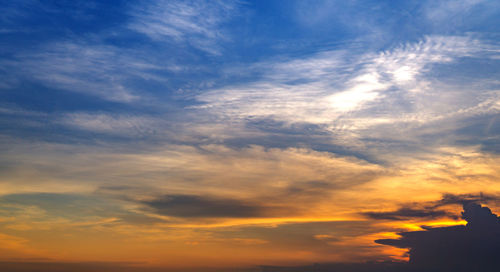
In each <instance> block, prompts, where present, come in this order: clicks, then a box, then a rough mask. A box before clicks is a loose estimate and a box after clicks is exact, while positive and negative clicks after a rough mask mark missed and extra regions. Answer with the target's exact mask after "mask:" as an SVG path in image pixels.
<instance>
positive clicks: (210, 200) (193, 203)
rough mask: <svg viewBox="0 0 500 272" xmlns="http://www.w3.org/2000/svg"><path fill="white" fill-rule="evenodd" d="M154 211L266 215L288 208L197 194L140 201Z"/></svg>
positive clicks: (178, 214)
mask: <svg viewBox="0 0 500 272" xmlns="http://www.w3.org/2000/svg"><path fill="white" fill-rule="evenodd" d="M142 203H143V204H146V205H147V206H148V207H150V208H153V209H154V210H155V212H157V213H159V214H163V215H169V216H176V217H234V218H245V217H267V216H277V215H286V214H290V209H285V208H283V207H270V206H267V205H263V204H259V203H252V202H247V201H242V200H238V199H229V198H219V197H209V196H198V195H164V196H162V197H159V198H156V199H153V200H148V201H142Z"/></svg>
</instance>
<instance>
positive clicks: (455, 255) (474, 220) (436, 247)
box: [375, 202, 500, 272]
mask: <svg viewBox="0 0 500 272" xmlns="http://www.w3.org/2000/svg"><path fill="white" fill-rule="evenodd" d="M463 207H464V212H462V218H463V219H465V220H466V221H467V225H466V226H452V227H442V228H426V230H423V231H411V232H402V233H400V235H401V238H399V239H381V240H376V241H375V242H376V243H379V244H383V245H390V246H394V247H398V248H408V249H409V255H410V266H411V267H412V268H414V269H420V271H439V272H445V271H481V272H487V271H498V270H499V269H500V259H499V258H498V257H499V256H500V255H499V254H500V219H499V217H498V216H497V215H495V214H493V213H492V212H491V210H490V209H489V208H487V207H483V206H481V205H480V204H477V203H474V202H468V203H464V204H463Z"/></svg>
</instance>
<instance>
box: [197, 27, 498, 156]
mask: <svg viewBox="0 0 500 272" xmlns="http://www.w3.org/2000/svg"><path fill="white" fill-rule="evenodd" d="M487 48H488V46H487V45H483V44H482V43H481V42H480V41H478V40H476V39H474V38H472V37H470V36H428V37H426V38H424V39H422V40H421V41H419V42H415V43H408V44H405V45H401V46H399V47H395V48H392V49H389V50H386V51H382V52H368V53H365V54H359V52H356V51H353V52H349V51H344V50H338V51H336V50H331V51H326V52H321V53H317V54H315V55H313V56H309V57H304V58H299V59H292V60H288V61H286V60H285V61H283V60H277V61H268V62H263V63H258V64H255V65H253V66H250V67H249V68H247V70H248V71H249V72H247V73H249V74H251V73H252V71H259V72H258V73H257V74H258V75H259V77H258V78H257V79H255V80H254V81H250V82H245V83H242V84H235V85H232V86H225V87H221V88H217V89H212V90H209V91H206V92H202V93H200V94H199V95H197V96H196V97H195V98H196V99H197V100H198V101H199V102H201V104H200V105H197V106H193V107H192V108H193V109H197V110H199V111H200V112H201V113H208V114H210V115H213V116H216V117H217V118H219V119H218V120H224V122H231V123H242V124H247V125H248V124H251V125H252V128H256V129H261V130H262V131H264V132H270V131H268V128H267V127H268V126H266V124H272V123H273V122H274V123H277V124H283V125H282V130H283V131H286V128H291V127H293V126H301V125H303V126H307V125H309V126H315V129H316V133H315V134H316V135H318V134H320V133H322V134H323V135H328V138H329V142H328V144H330V145H331V144H336V145H338V146H343V147H346V148H350V149H352V150H360V151H364V152H366V151H367V148H368V147H370V146H372V147H373V148H374V149H375V150H377V151H380V150H379V148H381V147H382V148H385V147H389V148H390V147H391V145H390V144H391V143H392V144H393V145H395V146H396V145H397V146H398V148H403V147H402V146H405V148H406V149H409V148H411V147H412V146H415V147H420V146H422V145H430V144H432V142H431V141H426V140H427V139H429V138H430V135H437V134H439V133H443V130H447V131H457V130H458V129H460V128H461V127H462V126H463V124H465V120H469V119H471V118H491V116H492V115H494V114H496V113H497V112H498V106H497V102H498V101H499V97H500V96H499V93H498V91H497V90H496V89H495V86H494V85H488V84H486V85H485V84H484V82H483V83H480V80H474V79H471V82H465V83H464V85H463V86H453V85H449V84H448V83H446V82H445V81H443V80H442V79H441V78H440V77H439V76H437V75H436V72H437V70H436V69H439V68H438V67H462V65H464V64H463V63H462V62H463V60H464V59H467V58H479V59H482V58H485V59H487V58H489V57H488V56H486V55H487V54H486V53H485V52H487V51H488V50H489V49H487ZM446 76H447V77H451V78H454V76H455V75H454V74H453V73H450V74H447V75H446ZM474 82H475V83H474ZM464 86H469V87H467V88H465V87H464ZM469 88H474V89H475V90H476V92H475V93H474V95H472V94H471V93H470V91H469V90H470V89H469ZM436 93H439V96H438V95H436ZM477 93H482V94H483V95H481V96H478V95H477ZM258 124H263V125H262V126H259V125H258ZM437 127H439V129H437ZM432 129H435V131H432ZM272 132H275V131H272ZM478 133H479V132H478ZM478 133H475V134H474V135H473V136H472V137H474V136H476V137H477V136H478V135H477V134H478ZM452 135H455V134H452ZM444 140H448V141H450V142H451V141H453V139H449V138H447V139H443V141H444ZM424 141H425V143H423V142H424ZM310 142H311V140H308V142H307V143H310ZM401 143H405V144H404V145H402V144H401ZM378 153H380V152H378Z"/></svg>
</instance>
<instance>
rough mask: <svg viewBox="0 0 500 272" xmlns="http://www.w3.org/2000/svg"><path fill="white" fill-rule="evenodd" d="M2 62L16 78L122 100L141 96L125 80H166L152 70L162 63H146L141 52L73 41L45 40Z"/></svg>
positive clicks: (135, 98)
mask: <svg viewBox="0 0 500 272" xmlns="http://www.w3.org/2000/svg"><path fill="white" fill-rule="evenodd" d="M2 64H3V66H4V67H8V68H9V69H10V70H11V71H14V72H15V73H17V75H16V76H17V77H18V78H22V79H25V78H31V79H34V80H36V81H39V82H41V83H42V84H44V85H46V86H50V87H52V88H57V89H61V90H66V91H73V92H79V93H84V94H88V95H92V96H98V97H100V98H102V99H105V100H110V101H117V102H125V103H129V102H133V101H137V100H138V99H140V98H142V97H139V96H138V95H137V94H136V93H137V90H134V89H132V88H131V87H130V86H129V85H128V84H127V81H129V80H131V79H133V78H135V79H139V78H140V79H144V80H156V81H164V80H165V79H163V78H160V77H158V76H156V75H155V73H154V72H156V71H159V70H161V69H162V67H159V66H156V65H154V64H151V63H149V61H148V60H147V58H145V57H144V56H143V55H142V54H140V52H135V51H127V50H120V49H119V48H116V47H113V46H104V45H89V44H86V43H76V42H59V43H52V44H48V45H45V46H42V47H40V48H38V50H36V51H33V52H26V53H20V54H17V55H15V56H14V59H13V60H9V61H2ZM13 84H14V83H12V84H11V85H13ZM141 95H142V96H144V92H143V93H142V94H141Z"/></svg>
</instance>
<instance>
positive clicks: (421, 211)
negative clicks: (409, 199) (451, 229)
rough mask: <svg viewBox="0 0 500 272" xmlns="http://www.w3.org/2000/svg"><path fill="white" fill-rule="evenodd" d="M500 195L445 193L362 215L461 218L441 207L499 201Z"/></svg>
mask: <svg viewBox="0 0 500 272" xmlns="http://www.w3.org/2000/svg"><path fill="white" fill-rule="evenodd" d="M499 202H500V197H499V196H497V195H491V194H484V193H478V194H443V196H442V198H441V199H440V200H438V201H429V202H424V203H411V204H404V205H403V206H402V207H400V208H398V209H397V210H394V211H388V212H377V211H371V212H364V213H361V214H362V215H364V216H366V217H369V218H371V219H376V220H407V219H412V218H421V219H436V218H452V219H459V218H460V215H458V214H454V213H451V212H448V211H445V210H440V209H439V208H441V207H444V206H449V205H461V206H462V205H466V204H469V203H482V204H490V203H499Z"/></svg>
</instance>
